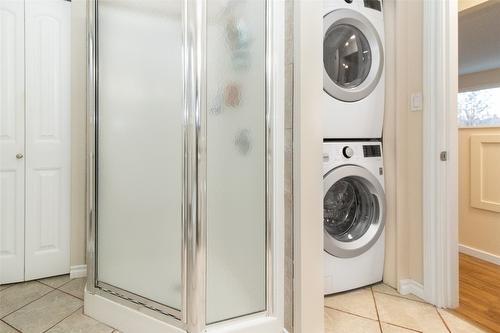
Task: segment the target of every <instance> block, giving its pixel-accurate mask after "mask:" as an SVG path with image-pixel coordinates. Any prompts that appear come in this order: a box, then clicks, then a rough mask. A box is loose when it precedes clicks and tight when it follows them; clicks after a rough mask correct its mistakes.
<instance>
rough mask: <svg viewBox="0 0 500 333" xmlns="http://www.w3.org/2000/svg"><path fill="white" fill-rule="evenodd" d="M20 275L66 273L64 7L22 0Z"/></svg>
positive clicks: (54, 0) (54, 1) (58, 0)
mask: <svg viewBox="0 0 500 333" xmlns="http://www.w3.org/2000/svg"><path fill="white" fill-rule="evenodd" d="M25 6H26V8H25V28H26V161H25V163H26V225H25V226H26V248H25V251H26V254H25V261H26V262H25V279H26V280H31V279H36V278H41V277H45V276H52V275H58V274H65V273H68V272H69V230H70V210H69V203H70V188H71V184H70V130H69V129H70V61H69V59H70V8H71V7H70V6H71V3H70V2H67V1H62V0H26V1H25Z"/></svg>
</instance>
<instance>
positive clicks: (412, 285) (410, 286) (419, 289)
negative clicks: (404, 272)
mask: <svg viewBox="0 0 500 333" xmlns="http://www.w3.org/2000/svg"><path fill="white" fill-rule="evenodd" d="M399 292H400V293H401V294H402V295H408V294H413V295H415V296H417V297H420V298H421V299H424V286H422V285H421V284H420V283H418V282H417V281H414V280H411V279H403V280H400V281H399Z"/></svg>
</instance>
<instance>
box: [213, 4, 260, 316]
mask: <svg viewBox="0 0 500 333" xmlns="http://www.w3.org/2000/svg"><path fill="white" fill-rule="evenodd" d="M206 56H207V58H206V59H207V133H206V135H207V323H214V322H218V321H222V320H226V319H230V318H234V317H239V316H243V315H248V314H251V313H256V312H261V311H265V310H266V1H265V0H236V1H235V0H209V1H208V2H207V55H206Z"/></svg>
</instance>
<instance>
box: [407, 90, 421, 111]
mask: <svg viewBox="0 0 500 333" xmlns="http://www.w3.org/2000/svg"><path fill="white" fill-rule="evenodd" d="M422 108H423V97H422V93H421V92H417V93H413V94H411V100H410V110H411V111H414V112H415V111H422Z"/></svg>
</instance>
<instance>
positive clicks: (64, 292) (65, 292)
mask: <svg viewBox="0 0 500 333" xmlns="http://www.w3.org/2000/svg"><path fill="white" fill-rule="evenodd" d="M56 290H57V291H60V292H62V293H63V294H66V295H69V296H72V297H74V298H76V299H78V300H80V301H82V302H83V298H80V297H78V296H75V295H73V294H70V293H68V292H67V291H64V290H62V289H56Z"/></svg>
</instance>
